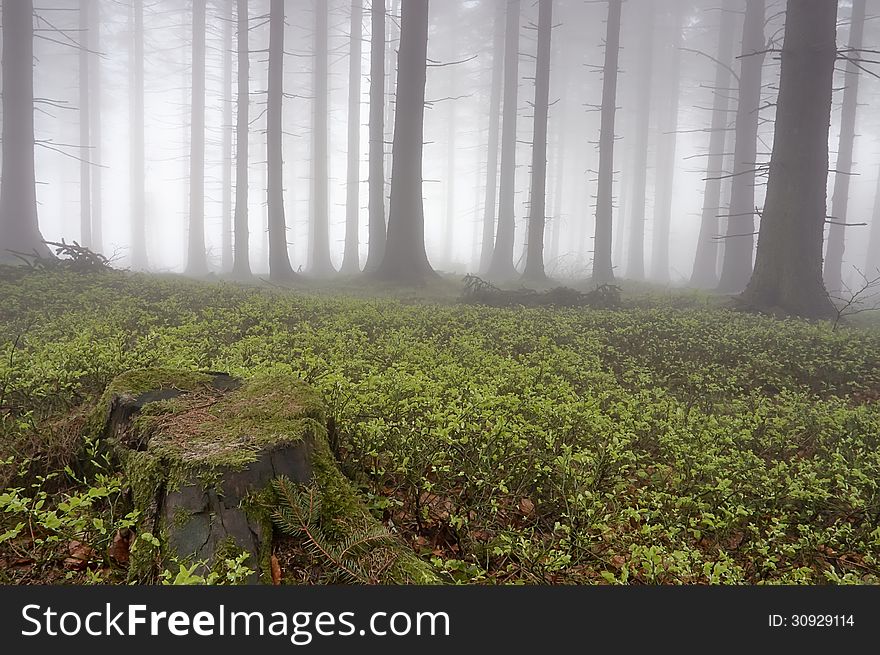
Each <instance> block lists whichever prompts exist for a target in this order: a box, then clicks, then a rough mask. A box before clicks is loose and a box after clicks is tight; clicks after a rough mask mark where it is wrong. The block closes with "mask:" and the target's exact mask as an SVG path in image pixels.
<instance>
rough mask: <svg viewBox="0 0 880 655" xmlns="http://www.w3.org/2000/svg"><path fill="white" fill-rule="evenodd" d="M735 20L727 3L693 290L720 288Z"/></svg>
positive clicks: (723, 11)
mask: <svg viewBox="0 0 880 655" xmlns="http://www.w3.org/2000/svg"><path fill="white" fill-rule="evenodd" d="M735 18H736V13H735V10H734V3H733V0H725V2H724V4H723V5H722V7H721V26H720V28H719V32H718V53H717V55H716V57H717V62H716V66H715V87H714V92H715V99H714V101H713V103H712V126H711V128H710V130H711V132H710V134H709V160H708V163H707V164H706V187H705V192H704V194H703V213H702V217H701V218H700V235H699V237H698V238H697V252H696V255H695V257H694V268H693V271H692V272H691V286H694V287H697V288H701V289H711V288H714V287H715V286H717V285H718V269H717V261H718V234H719V233H718V216H719V214H720V213H721V177H722V176H723V174H724V145H725V142H726V139H725V137H726V135H727V116H728V109H729V107H730V100H729V98H730V91H729V88H730V80H731V77H732V75H731V68H730V66H731V59H732V58H733V31H734V28H735V24H736V20H735Z"/></svg>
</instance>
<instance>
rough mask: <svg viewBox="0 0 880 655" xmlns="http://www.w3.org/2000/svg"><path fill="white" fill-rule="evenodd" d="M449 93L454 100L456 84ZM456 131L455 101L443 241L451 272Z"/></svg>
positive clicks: (449, 112) (449, 111)
mask: <svg viewBox="0 0 880 655" xmlns="http://www.w3.org/2000/svg"><path fill="white" fill-rule="evenodd" d="M452 75H454V73H452ZM449 91H450V92H449V97H450V98H454V97H455V85H454V84H453V85H451V88H450V90H449ZM455 131H456V111H455V100H450V101H449V104H448V106H447V108H446V202H445V205H446V226H445V227H446V237H445V238H444V240H443V261H444V263H445V265H446V266H448V267H449V270H452V265H453V259H454V255H453V246H454V245H455Z"/></svg>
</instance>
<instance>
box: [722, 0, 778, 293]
mask: <svg viewBox="0 0 880 655" xmlns="http://www.w3.org/2000/svg"><path fill="white" fill-rule="evenodd" d="M764 4H765V0H747V2H746V17H745V23H744V25H743V45H742V57H741V58H740V66H741V67H740V76H739V102H738V103H737V109H736V144H735V146H734V155H733V157H734V159H733V177H732V179H731V184H732V186H731V191H730V212H729V214H730V215H729V216H728V218H727V234H726V236H725V239H724V241H725V242H724V264H723V266H722V269H721V281H720V282H719V285H718V289H719V290H720V291H725V292H729V293H738V292H740V291H742V290H743V289H744V288H745V286H746V284H747V283H748V281H749V276H750V275H751V272H752V255H753V253H754V249H755V234H754V232H755V165H756V160H757V156H758V155H757V152H758V121H759V116H758V110H759V109H760V107H761V68H762V66H763V65H764V55H763V54H762V53H763V50H764V49H765V47H766V46H765V43H764V13H765V6H764Z"/></svg>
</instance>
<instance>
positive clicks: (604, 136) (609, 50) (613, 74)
mask: <svg viewBox="0 0 880 655" xmlns="http://www.w3.org/2000/svg"><path fill="white" fill-rule="evenodd" d="M622 5H623V0H610V1H609V3H608V22H607V23H606V32H605V67H604V69H603V71H602V77H603V81H602V126H601V128H600V132H599V189H598V195H597V197H596V238H595V243H594V245H593V282H594V283H596V284H605V283H607V282H611V281H613V280H614V270H613V267H612V264H611V221H612V207H613V204H614V202H613V201H614V199H613V197H612V193H613V190H614V117H615V114H616V112H617V66H618V59H619V53H620V14H621V7H622Z"/></svg>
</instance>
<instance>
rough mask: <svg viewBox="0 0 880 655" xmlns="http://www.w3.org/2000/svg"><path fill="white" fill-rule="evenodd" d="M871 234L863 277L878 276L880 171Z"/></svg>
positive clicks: (879, 256) (879, 264)
mask: <svg viewBox="0 0 880 655" xmlns="http://www.w3.org/2000/svg"><path fill="white" fill-rule="evenodd" d="M868 229H870V230H871V234H870V236H869V237H868V256H867V257H866V258H865V275H867V276H868V278H869V279H870V278H873V277H876V276H877V275H880V170H878V171H877V190H876V191H875V192H874V213H873V215H872V216H871V226H870V228H868Z"/></svg>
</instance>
